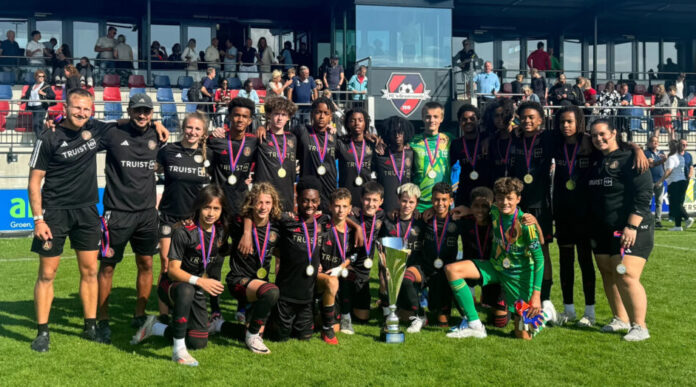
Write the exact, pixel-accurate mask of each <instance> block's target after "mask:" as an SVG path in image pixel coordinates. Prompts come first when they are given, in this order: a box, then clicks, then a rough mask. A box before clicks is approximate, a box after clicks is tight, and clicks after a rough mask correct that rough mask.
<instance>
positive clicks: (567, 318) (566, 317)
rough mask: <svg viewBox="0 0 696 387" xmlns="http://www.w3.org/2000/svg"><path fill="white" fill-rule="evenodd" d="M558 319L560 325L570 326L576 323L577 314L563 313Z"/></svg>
mask: <svg viewBox="0 0 696 387" xmlns="http://www.w3.org/2000/svg"><path fill="white" fill-rule="evenodd" d="M557 318H558V321H557V323H558V325H565V324H568V323H570V322H573V321H575V319H576V318H577V316H576V315H575V313H570V312H563V313H560V314H559V315H558V317H557Z"/></svg>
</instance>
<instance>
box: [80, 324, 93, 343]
mask: <svg viewBox="0 0 696 387" xmlns="http://www.w3.org/2000/svg"><path fill="white" fill-rule="evenodd" d="M80 336H81V337H82V338H83V339H85V340H89V341H95V342H96V341H97V327H96V326H92V327H89V328H85V330H83V331H82V335H80Z"/></svg>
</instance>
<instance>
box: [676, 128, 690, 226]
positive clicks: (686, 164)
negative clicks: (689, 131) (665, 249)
mask: <svg viewBox="0 0 696 387" xmlns="http://www.w3.org/2000/svg"><path fill="white" fill-rule="evenodd" d="M688 145H689V144H688V143H687V142H686V138H682V139H681V140H679V153H681V155H682V157H684V176H685V177H686V185H685V186H684V197H685V198H686V191H687V190H688V188H689V181H691V179H692V178H693V177H694V158H693V157H692V156H691V153H689V152H687V151H686V149H687V146H688ZM682 213H683V214H685V215H686V214H688V212H686V208H684V207H683V206H682ZM684 220H685V221H686V228H689V227H691V225H692V224H693V223H694V220H693V218H690V217H688V215H687V217H686V218H684Z"/></svg>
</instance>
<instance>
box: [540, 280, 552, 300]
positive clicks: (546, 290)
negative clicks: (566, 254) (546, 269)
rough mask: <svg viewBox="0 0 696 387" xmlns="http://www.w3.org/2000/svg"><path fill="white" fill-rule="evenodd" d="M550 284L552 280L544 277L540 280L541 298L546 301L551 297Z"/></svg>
mask: <svg viewBox="0 0 696 387" xmlns="http://www.w3.org/2000/svg"><path fill="white" fill-rule="evenodd" d="M551 285H553V280H551V279H544V280H541V300H542V301H546V300H548V299H550V298H551Z"/></svg>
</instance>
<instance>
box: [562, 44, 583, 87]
mask: <svg viewBox="0 0 696 387" xmlns="http://www.w3.org/2000/svg"><path fill="white" fill-rule="evenodd" d="M562 60H563V66H562V67H563V71H564V72H565V74H566V77H568V78H575V77H578V76H580V75H581V70H582V43H580V41H579V40H564V41H563V58H562Z"/></svg>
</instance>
